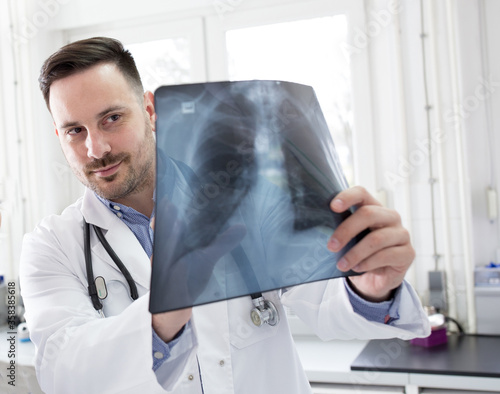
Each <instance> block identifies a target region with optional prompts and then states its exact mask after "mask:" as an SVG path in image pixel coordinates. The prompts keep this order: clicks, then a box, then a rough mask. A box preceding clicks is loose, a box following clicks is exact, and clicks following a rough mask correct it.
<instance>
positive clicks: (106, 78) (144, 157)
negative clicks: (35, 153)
mask: <svg viewBox="0 0 500 394" xmlns="http://www.w3.org/2000/svg"><path fill="white" fill-rule="evenodd" d="M49 104H50V109H51V113H52V118H53V119H54V125H55V127H56V131H57V135H58V136H59V141H60V143H61V147H62V150H63V152H64V155H65V156H66V160H67V161H68V164H69V165H70V167H71V169H72V170H73V172H74V173H75V175H76V176H77V177H78V179H79V180H80V181H81V182H82V183H83V184H84V185H85V186H87V187H88V188H90V189H92V190H94V191H95V192H96V193H97V194H99V195H100V196H102V197H104V198H107V199H109V200H113V201H117V202H122V203H126V202H127V198H129V197H131V196H133V195H134V194H137V193H140V192H142V191H144V190H146V189H148V190H152V189H153V188H154V170H155V140H154V136H153V127H152V125H153V124H154V116H155V115H154V106H153V103H152V95H151V93H148V94H145V95H144V97H138V94H137V93H136V92H135V91H134V89H132V87H131V85H130V84H129V83H128V82H127V80H126V79H125V77H124V76H123V74H122V73H121V72H120V71H119V70H118V68H117V67H116V66H115V65H114V64H109V63H104V64H99V65H96V66H94V67H92V68H90V69H88V70H86V71H82V72H80V73H77V74H74V75H71V76H69V77H66V78H63V79H60V80H57V81H55V82H54V83H53V84H52V85H51V87H50V102H49Z"/></svg>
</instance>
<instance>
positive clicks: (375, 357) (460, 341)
mask: <svg viewBox="0 0 500 394" xmlns="http://www.w3.org/2000/svg"><path fill="white" fill-rule="evenodd" d="M351 370H353V371H383V372H404V373H422V374H440V375H461V376H478V377H494V378H500V336H475V335H461V336H460V335H449V336H448V343H446V344H442V345H438V346H434V347H430V348H426V347H421V346H415V345H412V344H410V342H409V341H403V340H400V339H386V340H372V341H370V342H369V343H368V344H367V345H366V346H365V348H364V349H363V350H362V351H361V353H360V354H359V356H358V357H357V358H356V359H355V360H354V361H353V363H352V364H351Z"/></svg>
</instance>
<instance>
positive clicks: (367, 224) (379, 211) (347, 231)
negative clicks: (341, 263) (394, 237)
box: [327, 205, 401, 252]
mask: <svg viewBox="0 0 500 394" xmlns="http://www.w3.org/2000/svg"><path fill="white" fill-rule="evenodd" d="M400 222H401V219H400V216H399V214H398V213H397V212H396V211H394V210H392V209H387V208H384V207H381V206H375V205H364V206H362V207H360V208H358V209H357V210H356V211H355V212H354V213H353V214H352V215H350V216H349V217H348V218H347V219H345V220H344V221H343V222H342V223H341V224H340V225H339V226H338V227H337V228H336V229H335V232H334V233H333V235H332V236H331V238H330V240H329V241H328V245H327V246H328V249H330V250H331V251H332V252H338V251H339V250H340V249H342V248H343V247H344V246H345V245H347V243H349V241H350V240H351V239H353V238H354V237H355V236H356V235H358V234H360V233H361V232H362V231H364V230H367V229H372V230H373V229H378V228H383V227H389V226H398V225H399V224H400Z"/></svg>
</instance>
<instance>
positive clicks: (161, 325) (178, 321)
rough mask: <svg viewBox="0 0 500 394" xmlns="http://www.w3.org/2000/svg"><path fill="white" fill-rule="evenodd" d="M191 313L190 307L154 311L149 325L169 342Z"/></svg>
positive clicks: (152, 222)
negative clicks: (159, 311)
mask: <svg viewBox="0 0 500 394" xmlns="http://www.w3.org/2000/svg"><path fill="white" fill-rule="evenodd" d="M151 228H152V229H153V230H154V229H155V218H153V219H152V220H151ZM151 264H153V256H151ZM191 315H192V308H185V309H180V310H177V311H172V312H164V313H155V314H153V316H152V323H151V325H152V326H153V329H154V330H155V332H156V333H157V334H158V336H159V337H160V338H161V339H162V341H163V342H170V341H171V340H172V339H174V337H175V336H176V335H177V333H178V332H179V331H180V330H181V329H182V327H184V326H185V325H186V324H187V322H188V321H189V319H191Z"/></svg>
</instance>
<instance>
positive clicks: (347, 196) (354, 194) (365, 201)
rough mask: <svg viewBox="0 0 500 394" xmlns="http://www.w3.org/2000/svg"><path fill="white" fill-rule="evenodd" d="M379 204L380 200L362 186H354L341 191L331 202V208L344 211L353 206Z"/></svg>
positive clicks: (335, 210)
mask: <svg viewBox="0 0 500 394" xmlns="http://www.w3.org/2000/svg"><path fill="white" fill-rule="evenodd" d="M362 205H378V206H381V204H380V202H379V201H378V200H377V199H375V198H374V197H373V196H372V195H371V194H370V193H368V191H367V190H366V189H365V188H364V187H361V186H354V187H351V188H349V189H346V190H343V191H341V192H340V193H339V194H337V195H336V196H335V198H334V199H333V200H332V201H331V202H330V208H331V209H332V211H334V212H338V213H340V212H344V211H346V210H348V209H349V208H350V207H353V206H362Z"/></svg>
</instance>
